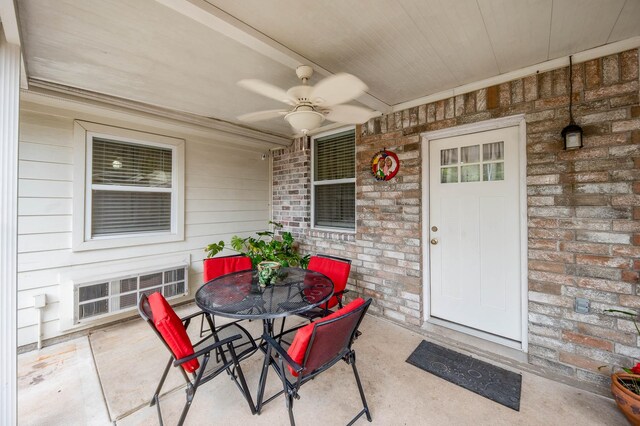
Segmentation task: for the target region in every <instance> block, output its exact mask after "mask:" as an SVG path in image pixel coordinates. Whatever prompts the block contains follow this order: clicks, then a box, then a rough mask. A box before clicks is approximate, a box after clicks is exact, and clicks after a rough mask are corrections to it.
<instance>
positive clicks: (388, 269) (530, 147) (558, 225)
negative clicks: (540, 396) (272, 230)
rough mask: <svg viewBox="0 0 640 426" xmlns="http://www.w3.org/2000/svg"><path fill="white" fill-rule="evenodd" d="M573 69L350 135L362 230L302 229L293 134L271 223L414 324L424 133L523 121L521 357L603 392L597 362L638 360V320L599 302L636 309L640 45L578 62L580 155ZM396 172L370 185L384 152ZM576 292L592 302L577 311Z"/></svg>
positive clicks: (304, 171)
mask: <svg viewBox="0 0 640 426" xmlns="http://www.w3.org/2000/svg"><path fill="white" fill-rule="evenodd" d="M568 80H569V70H568V67H566V68H561V69H558V70H553V71H549V72H545V73H539V74H535V75H530V76H527V77H525V78H522V79H518V80H514V81H511V82H508V83H503V84H500V85H497V86H492V87H487V88H483V89H480V90H477V91H475V92H471V93H466V94H462V95H457V96H455V97H452V98H449V99H444V100H440V101H437V102H434V103H430V104H427V105H421V106H418V107H414V108H410V109H407V110H404V111H399V112H395V113H391V114H388V115H385V116H382V117H379V118H376V119H373V120H371V121H370V122H368V123H366V124H365V125H363V126H359V127H358V129H357V140H356V145H357V179H356V186H357V201H356V215H357V232H356V233H355V234H341V233H332V232H322V231H316V230H312V229H310V206H309V202H310V198H311V197H310V176H309V161H310V150H309V145H308V141H303V140H298V141H296V142H295V143H294V144H293V145H292V147H290V148H289V149H283V150H279V151H276V152H275V153H274V218H275V219H276V220H280V221H283V222H285V223H286V224H287V225H288V226H290V227H291V228H295V230H296V231H297V232H298V235H299V236H300V238H301V239H302V245H301V248H302V250H304V251H307V252H313V253H315V252H322V253H329V254H336V255H342V256H347V257H350V258H352V259H353V269H352V274H351V277H350V282H349V287H350V288H351V289H353V290H355V291H356V292H358V293H360V294H364V295H366V296H370V297H373V298H374V304H373V306H372V309H371V311H370V312H373V313H375V314H377V315H381V316H384V317H387V318H389V319H392V320H394V321H398V322H405V323H409V324H414V325H419V324H421V322H422V320H421V318H422V306H423V303H424V301H423V300H422V259H421V245H422V243H423V242H422V237H421V224H420V221H421V215H422V208H423V207H422V203H423V201H424V200H421V180H422V171H421V170H420V164H421V152H422V147H421V146H420V136H419V135H420V133H422V132H425V131H432V130H438V129H443V128H448V127H453V126H457V125H461V124H467V123H474V122H480V121H484V120H490V119H493V118H499V117H505V116H510V115H514V114H525V119H526V122H527V126H526V127H527V195H528V196H527V204H528V236H529V240H528V258H529V271H528V277H529V283H528V284H529V361H530V362H531V363H532V364H536V365H539V366H543V367H545V368H547V369H549V370H551V371H555V372H558V373H560V374H562V375H566V376H570V377H573V378H576V379H578V380H582V381H585V382H589V383H592V384H593V385H594V386H606V385H607V381H608V377H607V375H606V373H605V372H603V371H600V370H598V367H599V366H601V365H603V364H609V365H618V366H620V365H629V364H631V363H632V362H635V361H637V360H638V359H640V349H639V348H638V337H637V334H636V331H635V328H634V326H633V323H632V322H631V321H629V320H628V319H626V318H624V317H623V316H621V315H618V314H610V313H605V312H603V311H604V309H607V308H618V309H638V310H640V296H638V294H640V288H639V286H638V274H639V270H640V260H639V258H640V106H639V101H638V96H639V89H638V86H639V79H638V51H637V50H631V51H627V52H623V53H620V54H615V55H610V56H607V57H604V58H599V59H595V60H591V61H588V62H585V63H580V64H575V65H574V68H573V95H572V96H573V103H574V118H575V120H576V122H577V123H578V124H579V125H580V126H582V128H583V130H584V148H583V149H581V150H575V151H564V150H563V142H562V138H561V136H560V131H561V130H562V128H563V127H564V126H566V125H567V124H568V121H569V112H568V105H569V89H568ZM383 148H387V149H391V150H393V151H395V152H396V153H397V154H398V156H399V158H400V160H401V170H400V173H399V174H398V175H397V176H396V177H395V178H394V179H393V180H391V181H389V182H377V181H374V180H373V178H372V177H371V174H370V171H369V163H370V159H371V157H372V156H373V155H374V154H375V153H376V152H377V151H379V150H381V149H383ZM576 297H585V298H587V299H589V300H590V301H591V311H590V312H589V313H588V314H578V313H576V312H574V309H573V304H574V300H575V298H576Z"/></svg>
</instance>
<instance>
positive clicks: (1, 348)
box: [0, 1, 20, 425]
mask: <svg viewBox="0 0 640 426" xmlns="http://www.w3.org/2000/svg"><path fill="white" fill-rule="evenodd" d="M11 3H12V2H11ZM0 4H1V5H2V7H3V14H2V19H3V23H5V22H4V19H5V18H7V16H6V15H5V14H4V11H5V9H4V8H5V7H6V6H7V1H2V3H0ZM4 31H5V29H4V28H3V27H2V24H0V354H2V355H0V424H3V425H14V424H16V422H17V355H16V353H17V307H16V304H17V294H18V283H17V278H18V129H19V111H20V109H19V107H20V46H18V45H17V44H9V43H8V42H7V40H6V39H5V36H4Z"/></svg>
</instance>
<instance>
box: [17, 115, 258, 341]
mask: <svg viewBox="0 0 640 426" xmlns="http://www.w3.org/2000/svg"><path fill="white" fill-rule="evenodd" d="M77 115H82V114H73V113H67V112H64V111H63V112H61V111H60V110H58V109H53V108H52V109H51V111H49V110H48V109H47V108H46V107H34V106H33V105H30V104H27V105H22V107H21V116H20V148H19V149H20V151H19V158H20V163H19V212H18V233H19V237H18V345H25V344H29V343H32V342H35V341H36V340H37V311H36V310H35V309H34V308H33V296H35V295H37V294H42V293H46V295H47V307H46V308H45V309H44V312H43V317H44V324H43V338H44V339H47V338H51V337H55V336H58V335H60V334H64V331H61V330H60V324H59V318H60V316H61V312H60V300H61V297H62V295H61V294H60V292H61V291H62V290H61V287H60V285H59V283H60V279H61V278H60V276H65V275H68V274H70V273H71V272H72V270H73V269H74V268H75V269H78V268H81V269H85V270H86V269H87V267H93V266H95V267H96V268H100V265H101V264H103V263H104V262H109V263H110V264H113V263H114V262H115V263H116V264H117V262H119V261H121V260H122V261H125V260H126V261H131V259H139V260H141V261H143V260H148V259H149V258H153V257H154V256H159V255H166V254H176V255H185V254H188V255H190V256H191V265H190V271H191V272H190V275H189V281H190V296H189V297H190V298H192V297H193V294H194V292H195V290H196V289H197V288H198V286H199V285H200V284H201V282H202V262H201V260H202V259H203V256H204V251H203V248H204V247H205V246H206V245H207V244H208V243H210V242H213V241H219V240H225V241H228V240H229V238H230V236H232V235H234V234H250V233H252V232H254V231H259V230H263V229H265V228H266V226H267V221H268V220H269V199H270V197H269V162H268V161H263V160H262V159H261V157H262V154H263V153H265V152H266V151H267V148H266V147H265V148H248V147H242V146H233V145H232V144H229V143H228V142H225V143H222V142H219V141H217V140H216V138H215V136H212V137H211V138H210V139H207V138H202V137H200V136H192V135H191V134H190V133H185V134H181V133H180V132H176V131H167V130H158V129H154V128H153V127H150V126H149V125H148V120H147V121H145V125H141V124H140V125H136V124H135V123H136V122H137V121H136V119H135V117H133V116H132V117H131V122H129V123H127V122H126V120H125V121H124V122H123V121H122V120H119V121H117V122H112V121H114V120H110V119H105V118H102V119H101V118H100V117H99V116H98V117H95V116H93V117H86V114H84V115H85V117H78V116H77ZM75 118H78V119H80V118H82V119H87V118H89V119H92V121H95V122H99V123H100V124H107V125H118V126H121V127H127V128H130V129H133V130H140V131H146V132H153V133H158V134H164V135H167V136H173V137H178V138H183V139H185V140H186V147H185V167H186V170H185V184H186V188H185V240H184V241H180V242H172V243H165V244H153V245H144V246H135V247H126V248H116V249H105V250H90V251H83V252H75V253H74V252H72V250H71V236H72V235H71V232H72V210H73V206H72V204H73V176H74V164H73V158H74V157H73V149H74V148H73V120H74V119H75ZM212 134H213V133H212ZM103 270H104V268H103ZM102 272H104V271H102Z"/></svg>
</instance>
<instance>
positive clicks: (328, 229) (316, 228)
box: [305, 126, 358, 234]
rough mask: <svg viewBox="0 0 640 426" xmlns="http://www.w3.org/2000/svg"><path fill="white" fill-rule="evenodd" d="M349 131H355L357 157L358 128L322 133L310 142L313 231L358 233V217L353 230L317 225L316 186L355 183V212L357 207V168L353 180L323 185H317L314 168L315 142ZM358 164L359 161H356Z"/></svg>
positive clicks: (355, 219) (345, 127) (311, 221)
mask: <svg viewBox="0 0 640 426" xmlns="http://www.w3.org/2000/svg"><path fill="white" fill-rule="evenodd" d="M349 130H353V136H354V142H353V151H354V155H356V156H357V150H356V139H357V137H356V133H355V132H356V126H344V127H340V128H337V129H333V130H330V131H326V132H322V133H318V134H317V135H314V136H312V137H311V140H310V141H309V149H310V150H311V155H310V156H309V158H310V160H309V161H310V162H311V167H310V171H311V172H310V173H311V176H309V183H310V188H311V217H310V218H309V228H310V229H311V230H314V231H325V232H344V233H345V234H355V233H356V226H357V223H358V220H357V217H354V218H353V229H350V228H336V227H331V226H316V225H315V217H316V191H315V186H316V185H333V184H340V183H353V191H354V206H353V208H354V211H355V208H356V205H357V203H358V199H357V198H358V196H357V195H358V188H357V186H358V185H357V182H356V175H357V167H356V169H355V172H354V173H355V175H354V177H353V178H349V179H334V180H330V181H323V182H322V183H319V184H316V182H315V179H314V176H315V166H314V160H313V156H314V152H315V149H314V147H315V140H316V139H318V138H323V137H325V136H331V135H335V134H337V133H342V132H346V131H349ZM305 137H309V136H305ZM355 161H356V164H357V163H358V161H357V159H356V160H355Z"/></svg>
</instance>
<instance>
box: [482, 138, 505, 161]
mask: <svg viewBox="0 0 640 426" xmlns="http://www.w3.org/2000/svg"><path fill="white" fill-rule="evenodd" d="M503 159H504V142H494V143H485V144H483V145H482V160H483V161H495V160H503Z"/></svg>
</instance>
